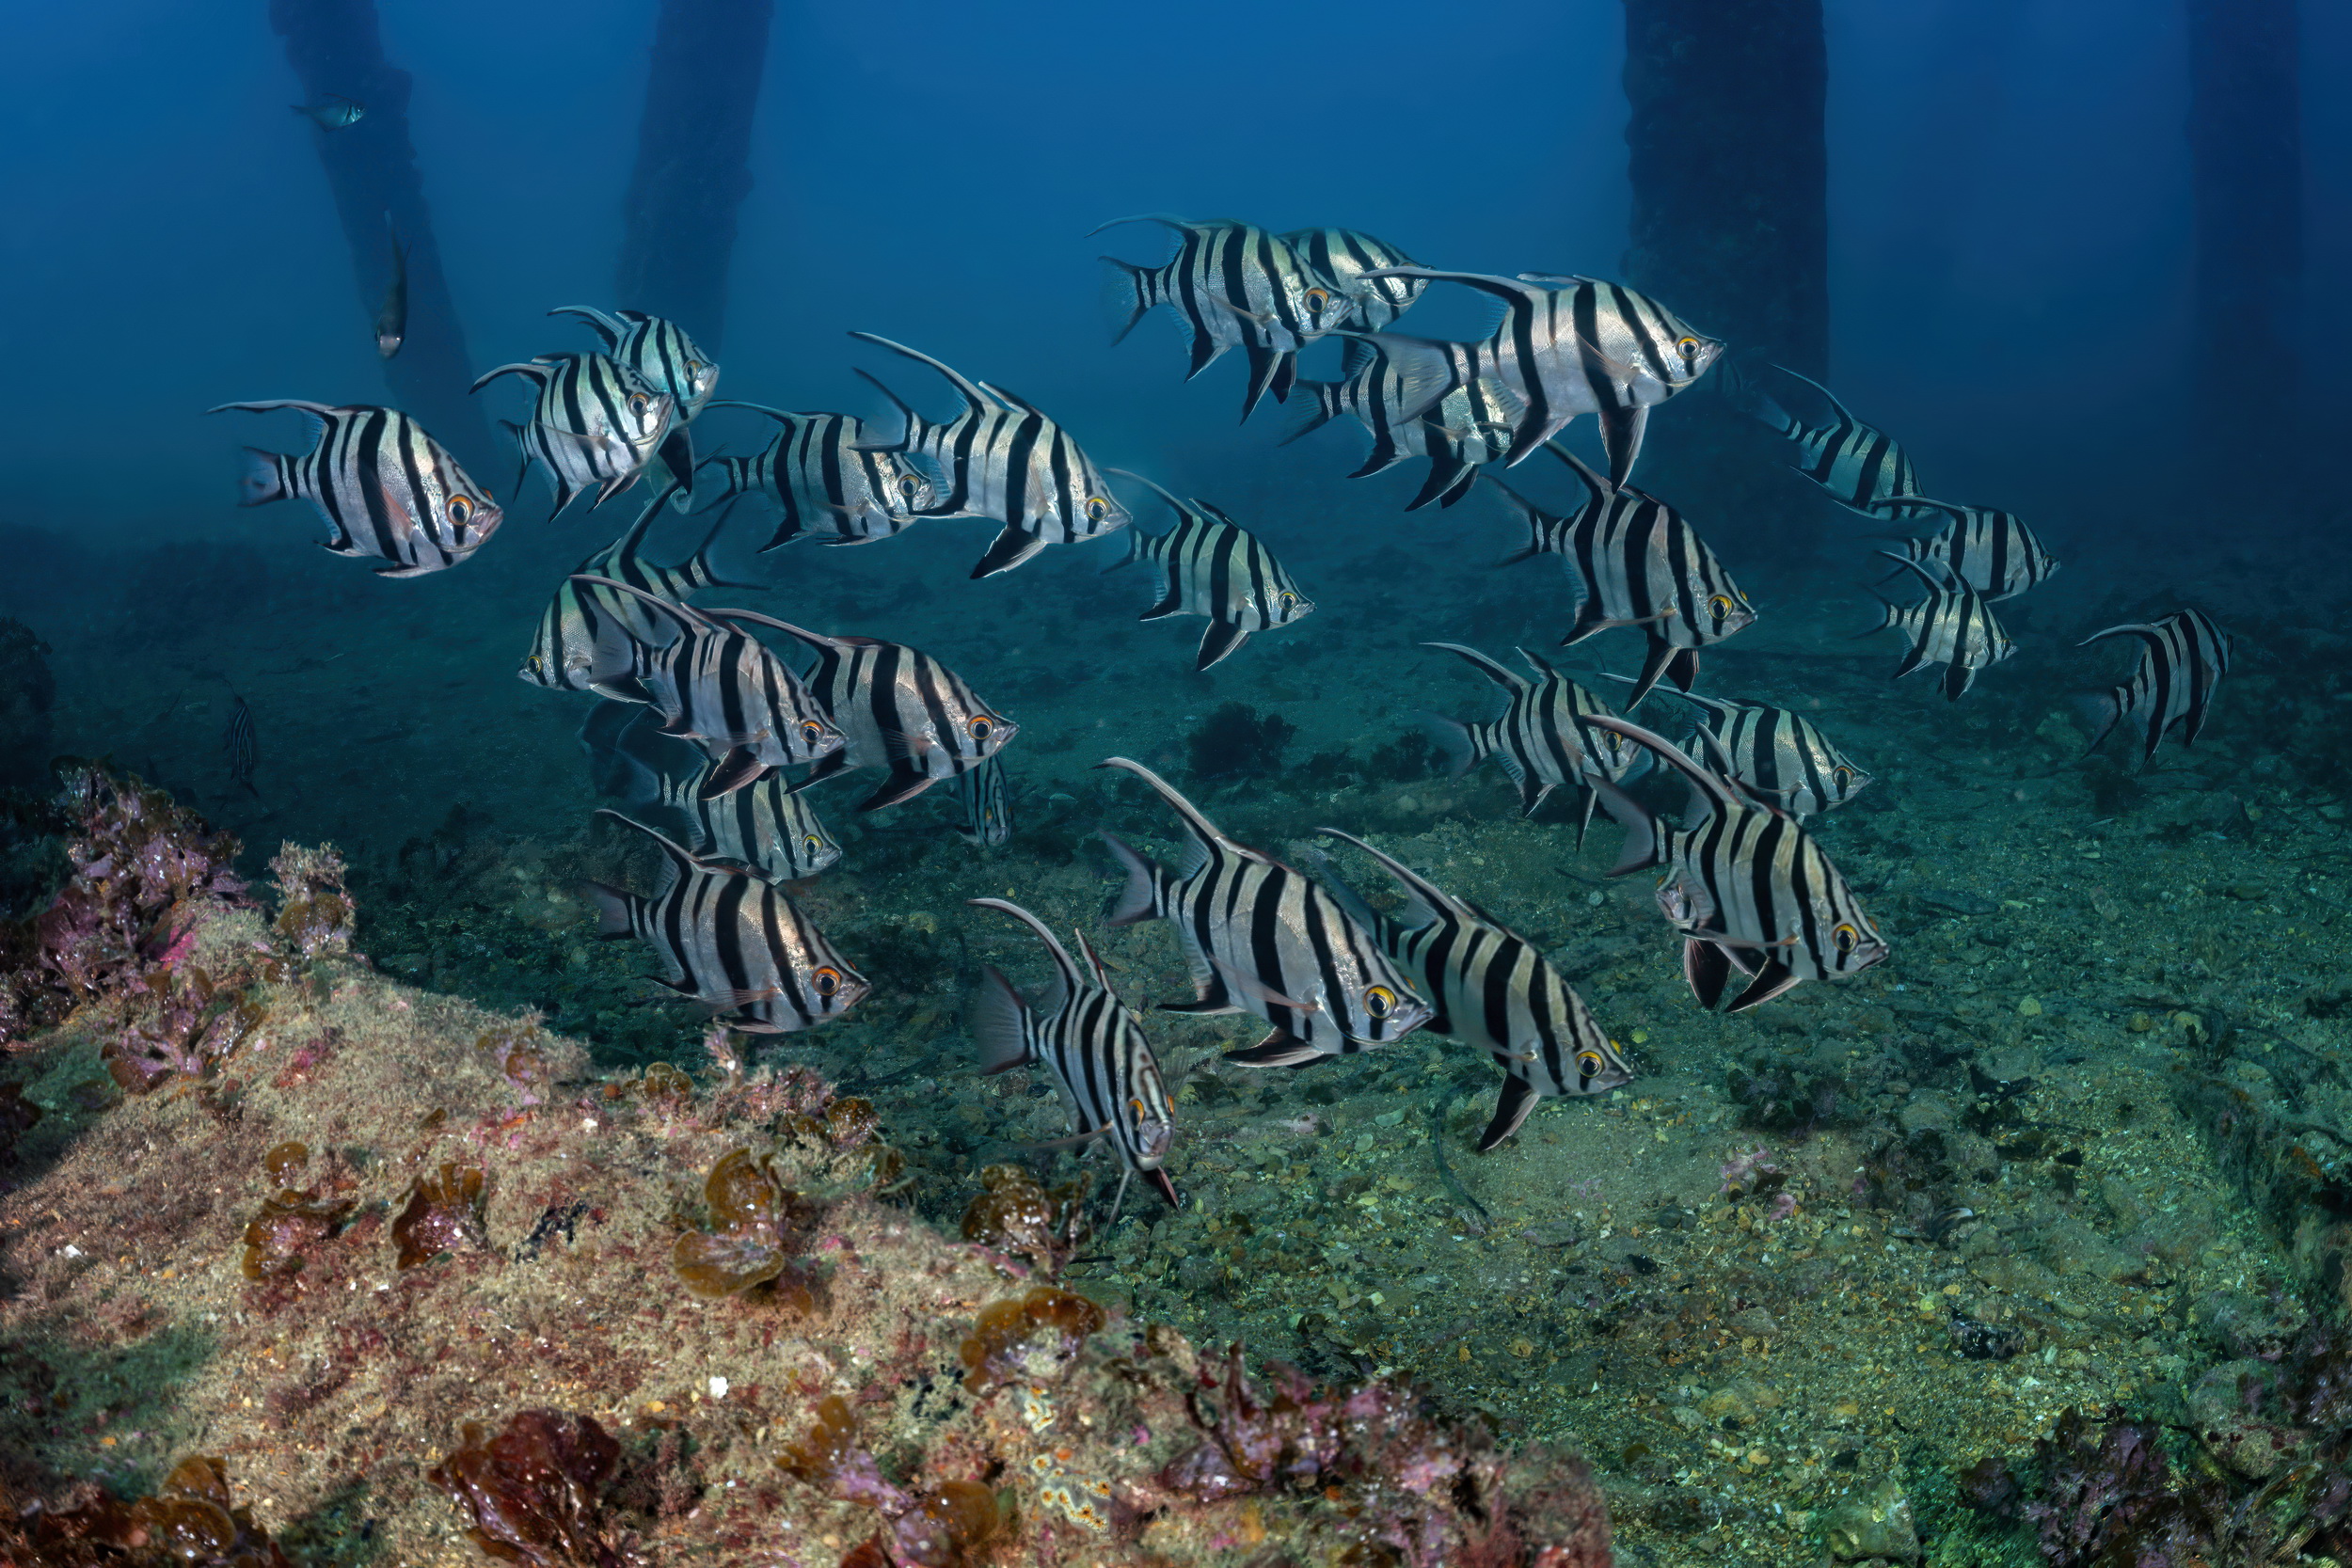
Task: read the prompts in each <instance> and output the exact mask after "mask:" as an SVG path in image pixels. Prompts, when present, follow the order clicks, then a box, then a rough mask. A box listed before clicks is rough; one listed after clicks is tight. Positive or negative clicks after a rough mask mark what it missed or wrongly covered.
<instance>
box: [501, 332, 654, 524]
mask: <svg viewBox="0 0 2352 1568" xmlns="http://www.w3.org/2000/svg"><path fill="white" fill-rule="evenodd" d="M502 375H519V376H521V377H523V378H524V379H525V380H527V381H529V382H531V383H532V386H533V387H534V388H536V394H535V400H534V402H533V404H532V417H531V422H530V423H528V424H523V425H518V424H516V423H514V422H513V421H511V420H506V421H501V422H503V423H504V424H505V425H506V428H507V430H508V432H509V433H510V434H512V435H513V436H514V437H515V442H516V446H517V447H518V448H520V449H521V452H522V470H521V472H518V473H517V475H516V484H517V485H518V486H519V485H520V484H521V483H522V473H527V472H529V471H530V467H531V465H532V463H533V462H537V463H539V464H541V465H542V466H544V467H546V468H547V470H548V477H549V478H550V479H551V480H553V482H554V483H555V510H556V512H558V513H561V512H562V511H563V510H564V508H565V507H567V506H569V505H570V504H571V502H572V498H573V497H574V496H577V495H580V493H581V492H583V491H586V490H589V489H594V490H596V499H595V501H593V502H591V503H590V504H591V505H592V506H602V505H603V504H604V503H605V502H606V501H608V500H611V499H612V498H613V497H614V496H616V495H618V494H620V493H621V492H622V491H623V490H626V489H628V487H629V486H630V485H631V484H633V483H636V482H637V476H638V474H639V473H640V472H642V471H643V470H644V467H645V464H646V462H647V461H648V460H649V459H651V458H652V456H653V455H654V453H655V452H656V451H659V450H660V447H661V444H662V442H663V440H664V439H665V438H666V437H667V436H669V434H670V428H671V423H672V420H673V419H674V418H675V413H676V406H677V405H676V403H675V400H674V399H673V398H672V397H671V396H670V394H669V393H667V392H665V391H662V390H660V389H659V388H655V387H654V386H653V385H652V384H650V383H648V382H647V381H646V380H645V379H644V377H643V376H641V375H639V374H638V373H637V372H635V371H632V370H630V369H629V368H628V366H626V365H624V364H622V363H621V362H620V361H619V360H617V359H614V358H612V356H610V355H603V354H543V355H541V356H538V357H537V358H535V359H531V360H527V361H522V362H519V363H516V364H512V365H501V366H500V367H499V368H498V369H496V370H494V371H489V372H485V373H484V374H483V375H480V376H477V377H476V378H475V380H474V384H473V389H474V390H475V391H477V392H478V391H480V390H481V389H482V388H485V387H486V386H488V385H489V384H490V383H491V382H493V381H495V380H497V379H498V378H499V377H500V376H502ZM692 467H693V466H692V464H691V463H689V464H688V465H687V472H686V473H683V474H677V475H675V478H677V479H679V480H680V481H685V480H688V479H690V478H691V474H692Z"/></svg>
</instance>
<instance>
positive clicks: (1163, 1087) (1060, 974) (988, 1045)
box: [966, 898, 1183, 1223]
mask: <svg viewBox="0 0 2352 1568" xmlns="http://www.w3.org/2000/svg"><path fill="white" fill-rule="evenodd" d="M967 902H969V903H970V904H972V905H973V907H975V908H976V909H983V910H995V911H998V912H999V913H1002V914H1009V915H1010V916H1012V917H1013V918H1014V919H1015V920H1018V921H1020V922H1021V923H1022V924H1023V925H1025V926H1026V927H1029V929H1030V930H1032V931H1034V932H1036V933H1037V937H1038V940H1039V941H1040V942H1043V943H1044V944H1045V951H1046V954H1047V956H1048V957H1050V958H1052V959H1053V960H1054V980H1053V983H1052V984H1051V985H1050V986H1049V987H1047V989H1046V990H1045V993H1044V994H1043V995H1041V996H1040V997H1039V998H1038V999H1037V1002H1036V1004H1035V1005H1034V1006H1032V1005H1031V1004H1030V1002H1029V1001H1028V999H1027V998H1026V997H1024V996H1023V995H1022V994H1021V992H1020V991H1018V990H1015V989H1014V988H1013V984H1012V982H1011V981H1010V980H1008V979H1006V978H1005V975H1004V973H1003V971H1001V970H999V969H997V968H996V967H995V966H994V965H993V964H989V965H984V966H983V967H982V968H981V971H980V989H979V990H978V991H977V993H975V994H974V996H973V998H972V1003H971V1006H970V1008H969V1009H968V1013H967V1019H966V1022H967V1024H968V1026H969V1028H970V1030H971V1034H972V1038H973V1039H974V1040H975V1041H976V1042H977V1044H978V1046H979V1048H980V1071H981V1072H982V1073H983V1074H989V1073H997V1072H1005V1071H1009V1070H1010V1069H1013V1068H1017V1067H1029V1066H1038V1065H1041V1066H1043V1067H1044V1068H1046V1069H1048V1070H1049V1071H1051V1072H1052V1073H1053V1075H1054V1085H1055V1086H1056V1087H1057V1088H1058V1089H1060V1090H1061V1102H1062V1109H1063V1110H1065V1111H1066V1112H1068V1113H1069V1116H1070V1132H1071V1139H1070V1141H1071V1142H1073V1143H1091V1142H1093V1141H1094V1140H1095V1139H1097V1138H1107V1139H1109V1140H1110V1145H1111V1147H1112V1148H1115V1149H1117V1150H1118V1151H1119V1161H1120V1164H1121V1165H1123V1166H1125V1167H1126V1170H1125V1174H1123V1175H1122V1176H1121V1177H1120V1180H1119V1196H1118V1197H1117V1198H1114V1199H1113V1200H1112V1203H1111V1214H1112V1218H1113V1221H1114V1223H1115V1222H1116V1220H1117V1217H1118V1213H1119V1208H1120V1204H1121V1203H1123V1202H1124V1201H1125V1200H1126V1196H1127V1183H1128V1182H1129V1181H1131V1180H1134V1179H1135V1177H1136V1175H1138V1174H1140V1175H1141V1176H1142V1177H1143V1179H1144V1180H1146V1181H1149V1182H1150V1183H1151V1184H1152V1186H1153V1187H1154V1188H1155V1189H1157V1190H1158V1192H1159V1195H1160V1196H1162V1197H1164V1198H1166V1199H1168V1207H1170V1208H1171V1209H1172V1208H1178V1207H1181V1206H1182V1203H1183V1199H1181V1198H1179V1197H1178V1196H1176V1184H1175V1182H1173V1181H1171V1180H1168V1172H1167V1171H1166V1170H1165V1169H1163V1168H1162V1167H1163V1166H1164V1165H1165V1164H1166V1163H1167V1160H1168V1148H1169V1146H1170V1145H1172V1144H1173V1143H1174V1142H1175V1139H1176V1103H1175V1101H1174V1100H1172V1099H1171V1098H1170V1097H1169V1095H1168V1084H1167V1081H1166V1080H1165V1079H1163V1078H1162V1077H1161V1075H1160V1064H1159V1061H1158V1059H1157V1058H1156V1057H1154V1056H1153V1055H1152V1042H1151V1041H1150V1040H1148V1039H1146V1038H1144V1037H1143V1031H1142V1030H1141V1029H1140V1028H1138V1027H1137V1026H1136V1021H1135V1017H1134V1015H1132V1014H1131V1013H1129V1012H1128V1011H1127V1009H1126V1007H1125V1006H1122V1005H1121V1004H1120V1000H1119V993H1118V992H1117V991H1115V990H1112V989H1111V982H1110V976H1109V974H1106V973H1104V968H1103V960H1102V959H1101V958H1098V957H1096V955H1095V952H1094V947H1093V944H1092V943H1090V942H1088V941H1087V939H1086V933H1085V932H1083V931H1080V932H1076V933H1074V934H1075V935H1076V936H1077V939H1078V951H1079V952H1080V953H1083V954H1084V955H1086V968H1085V969H1084V970H1081V969H1080V968H1079V967H1078V965H1077V963H1076V962H1075V961H1074V960H1073V958H1071V957H1070V952H1069V950H1068V949H1067V948H1065V947H1063V946H1062V944H1061V942H1059V941H1058V940H1057V939H1056V937H1055V935H1054V933H1053V930H1052V928H1051V927H1048V926H1047V925H1046V924H1045V922H1043V921H1042V920H1040V919H1039V918H1038V917H1037V916H1035V915H1033V914H1031V913H1030V912H1029V911H1026V910H1025V909H1023V908H1022V907H1021V906H1020V905H1018V904H1015V903H1012V902H1010V901H1009V900H1007V899H1003V898H973V899H969V900H967Z"/></svg>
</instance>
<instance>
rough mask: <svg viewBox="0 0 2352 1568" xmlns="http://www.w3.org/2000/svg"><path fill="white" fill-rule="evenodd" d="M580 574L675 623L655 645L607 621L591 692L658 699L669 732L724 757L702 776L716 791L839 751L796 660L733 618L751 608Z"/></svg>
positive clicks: (842, 739) (840, 740)
mask: <svg viewBox="0 0 2352 1568" xmlns="http://www.w3.org/2000/svg"><path fill="white" fill-rule="evenodd" d="M571 580H572V581H573V582H575V583H580V584H587V585H591V586H594V587H597V588H609V589H612V590H614V591H616V592H618V593H621V594H627V595H628V597H630V598H632V599H635V600H636V601H637V602H638V603H639V604H640V605H643V606H644V607H645V608H646V609H648V610H651V611H652V612H653V613H654V614H655V615H656V616H657V617H659V618H660V620H662V621H665V622H667V623H668V625H669V629H670V634H671V635H670V640H669V641H667V642H664V643H662V644H660V645H659V646H652V647H649V646H648V645H647V644H645V643H644V642H642V641H638V640H637V639H636V638H634V637H632V636H630V635H629V632H628V627H626V626H623V625H621V623H620V622H618V621H610V620H609V621H606V622H605V623H604V624H603V625H602V626H599V627H598V628H597V631H596V664H595V666H594V667H593V668H592V669H591V670H590V672H589V673H590V676H591V689H593V690H595V691H596V692H598V693H599V694H601V695H603V696H607V697H615V698H618V699H620V700H621V701H623V702H642V703H651V704H652V705H654V708H655V711H657V712H659V713H660V715H661V719H662V728H663V730H664V731H665V732H666V733H668V734H670V735H675V736H684V737H686V738H687V739H689V740H691V741H693V742H695V743H696V744H697V745H699V746H701V747H702V749H703V754H704V755H706V756H707V757H709V758H710V759H711V760H712V761H714V762H716V763H717V764H719V766H718V767H716V768H712V769H711V770H710V771H709V772H708V773H707V774H706V775H705V776H704V779H703V783H702V785H701V787H702V789H704V790H705V791H707V792H708V798H711V799H715V798H717V797H718V796H721V795H724V794H727V793H729V792H731V791H734V790H738V789H740V788H742V787H743V786H744V785H745V784H754V783H756V782H757V781H758V780H759V779H760V777H761V776H762V775H764V774H766V773H767V772H769V771H771V770H772V769H774V768H787V767H790V766H791V765H792V764H794V763H800V762H815V761H817V760H818V759H820V758H823V757H828V756H833V755H835V754H837V753H838V752H840V751H841V749H842V747H843V745H844V744H846V738H847V737H846V736H843V735H842V733H841V731H840V730H839V729H838V728H836V727H835V726H834V722H833V721H832V720H831V719H829V718H828V717H826V714H825V711H824V708H823V707H822V706H821V705H819V704H818V701H817V699H816V698H815V697H813V696H811V695H810V694H809V691H808V689H807V688H806V687H804V686H803V685H802V684H801V678H800V677H799V676H798V675H796V674H794V673H792V670H791V667H790V666H789V665H787V664H786V663H785V662H784V660H782V659H780V658H778V657H776V656H775V655H774V654H773V653H771V652H770V651H769V648H768V646H767V644H765V643H763V642H762V641H759V639H757V638H755V637H754V636H752V635H751V634H750V633H749V632H746V631H743V630H742V629H740V628H739V627H738V626H734V625H731V624H730V623H731V621H732V620H733V619H734V618H737V617H750V616H751V611H749V610H708V611H706V610H694V609H691V608H689V607H688V606H685V605H682V604H679V603H677V602H676V601H675V600H673V599H664V598H660V597H659V596H657V595H655V594H648V593H646V592H645V591H644V589H642V588H635V587H632V586H630V585H629V584H628V583H626V582H622V581H620V580H618V579H617V578H599V577H574V578H572V579H571ZM759 619H765V617H759Z"/></svg>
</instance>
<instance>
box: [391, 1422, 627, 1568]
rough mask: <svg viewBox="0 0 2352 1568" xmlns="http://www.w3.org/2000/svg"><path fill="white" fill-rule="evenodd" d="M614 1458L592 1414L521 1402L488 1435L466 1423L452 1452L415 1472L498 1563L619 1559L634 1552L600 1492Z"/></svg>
mask: <svg viewBox="0 0 2352 1568" xmlns="http://www.w3.org/2000/svg"><path fill="white" fill-rule="evenodd" d="M620 1458H621V1445H620V1443H619V1442H618V1441H617V1440H615V1439H614V1438H613V1436H612V1434H611V1433H608V1432H606V1431H605V1430H604V1428H603V1427H601V1426H599V1425H597V1424H596V1421H595V1420H594V1419H593V1418H589V1417H586V1416H570V1415H565V1414H564V1413H563V1412H561V1411H555V1410H525V1411H522V1412H520V1413H518V1414H516V1416H515V1417H514V1418H511V1419H510V1420H508V1422H507V1423H506V1425H505V1427H504V1428H503V1429H502V1430H501V1432H500V1433H498V1435H496V1436H495V1437H493V1436H489V1435H487V1434H486V1433H485V1429H484V1428H483V1426H482V1425H481V1423H480V1422H475V1421H469V1422H468V1423H467V1424H466V1427H465V1430H464V1432H463V1433H462V1434H461V1440H460V1443H459V1446H458V1449H457V1451H456V1452H454V1453H453V1454H451V1455H450V1456H449V1457H448V1458H446V1459H444V1460H442V1461H441V1463H439V1464H438V1465H435V1466H434V1467H433V1468H432V1469H430V1470H428V1471H426V1472H425V1479H426V1480H428V1481H431V1482H432V1483H433V1484H434V1485H436V1486H437V1487H439V1488H440V1489H441V1490H442V1491H443V1492H444V1493H446V1494H447V1495H448V1497H449V1498H450V1500H451V1501H452V1502H453V1503H455V1504H456V1505H457V1508H458V1511H459V1512H460V1513H463V1514H464V1515H465V1516H466V1517H468V1518H469V1519H470V1520H471V1521H472V1523H471V1525H470V1526H469V1528H468V1529H467V1531H466V1534H467V1536H468V1538H469V1539H470V1540H471V1541H472V1542H473V1543H474V1544H475V1545H477V1546H479V1547H481V1548H482V1550H483V1552H484V1553H485V1555H486V1556H489V1557H492V1558H495V1559H497V1560H499V1561H501V1562H519V1563H524V1564H527V1565H529V1568H623V1565H624V1564H628V1563H632V1562H636V1561H638V1560H639V1559H638V1557H637V1556H636V1555H635V1554H634V1553H633V1552H630V1551H628V1550H627V1549H626V1543H625V1541H624V1540H623V1539H622V1537H621V1535H620V1532H619V1530H618V1528H617V1527H616V1525H615V1524H614V1522H613V1521H612V1519H610V1518H609V1517H608V1516H607V1510H606V1508H605V1506H604V1500H603V1495H604V1489H605V1487H606V1485H607V1484H608V1483H609V1482H610V1481H612V1472H613V1470H614V1468H615V1467H616V1466H617V1465H619V1463H620Z"/></svg>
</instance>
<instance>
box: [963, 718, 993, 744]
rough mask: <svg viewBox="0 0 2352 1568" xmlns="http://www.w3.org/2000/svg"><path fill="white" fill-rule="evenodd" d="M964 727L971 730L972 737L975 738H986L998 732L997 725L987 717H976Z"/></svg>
mask: <svg viewBox="0 0 2352 1568" xmlns="http://www.w3.org/2000/svg"><path fill="white" fill-rule="evenodd" d="M964 727H965V728H966V729H967V730H969V731H970V732H971V734H972V738H973V739H975V740H986V739H987V738H988V737H989V736H992V735H993V734H995V733H996V726H995V725H993V724H992V723H990V722H989V721H987V720H985V719H975V720H973V721H972V722H971V723H969V724H967V725H965V726H964Z"/></svg>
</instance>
